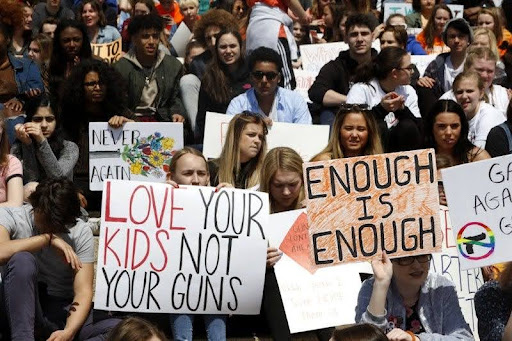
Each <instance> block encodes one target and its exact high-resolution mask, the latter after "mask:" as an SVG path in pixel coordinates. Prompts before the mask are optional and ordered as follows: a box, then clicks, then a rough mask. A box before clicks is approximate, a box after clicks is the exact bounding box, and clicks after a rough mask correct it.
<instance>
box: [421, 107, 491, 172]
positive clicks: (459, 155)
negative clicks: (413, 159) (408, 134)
mask: <svg viewBox="0 0 512 341" xmlns="http://www.w3.org/2000/svg"><path fill="white" fill-rule="evenodd" d="M424 131H425V142H424V147H425V148H434V149H435V151H436V155H442V156H444V157H446V158H448V159H449V161H450V164H451V165H460V164H463V163H469V162H473V161H480V160H485V159H488V158H489V157H490V156H489V154H488V153H487V152H486V151H485V150H484V149H482V148H479V147H477V146H475V145H474V144H473V143H471V141H469V139H468V135H469V123H468V119H467V118H466V114H465V113H464V110H463V109H462V107H461V106H460V105H459V104H457V103H456V102H454V101H452V100H439V101H437V102H436V103H435V104H434V106H433V107H432V109H431V110H430V112H429V113H428V115H427V116H426V117H425V130H424Z"/></svg>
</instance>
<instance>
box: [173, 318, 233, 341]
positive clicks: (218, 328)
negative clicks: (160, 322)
mask: <svg viewBox="0 0 512 341" xmlns="http://www.w3.org/2000/svg"><path fill="white" fill-rule="evenodd" d="M200 316H202V317H203V319H204V325H205V327H206V335H207V337H208V341H225V340H226V315H200ZM170 320H171V329H172V337H173V339H174V340H176V341H192V326H193V324H194V315H190V314H171V316H170Z"/></svg>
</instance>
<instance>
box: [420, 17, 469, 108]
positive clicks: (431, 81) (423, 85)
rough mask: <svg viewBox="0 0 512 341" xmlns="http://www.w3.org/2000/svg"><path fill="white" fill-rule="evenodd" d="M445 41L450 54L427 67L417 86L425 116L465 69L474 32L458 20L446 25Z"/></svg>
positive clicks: (435, 60)
mask: <svg viewBox="0 0 512 341" xmlns="http://www.w3.org/2000/svg"><path fill="white" fill-rule="evenodd" d="M443 41H444V42H445V43H446V45H447V46H448V47H449V48H450V52H446V53H441V54H440V55H438V56H437V57H436V59H434V60H433V61H432V62H431V63H430V64H429V65H428V66H427V68H426V70H425V73H424V74H423V77H421V78H420V79H419V80H418V83H417V86H416V91H417V92H418V96H419V99H420V102H419V105H420V110H421V112H422V113H423V114H425V113H427V112H429V111H430V108H431V107H432V105H433V104H434V103H435V102H436V100H438V99H439V97H441V96H442V95H443V94H444V93H445V92H447V91H449V90H450V89H451V88H452V84H453V80H454V79H455V77H456V76H457V75H458V74H459V73H461V72H462V70H463V69H464V60H465V59H466V51H467V48H468V46H469V44H471V43H472V42H473V31H472V30H471V27H469V24H468V22H467V21H466V20H464V19H462V18H456V19H453V20H450V21H449V22H448V23H447V24H446V26H445V28H444V31H443Z"/></svg>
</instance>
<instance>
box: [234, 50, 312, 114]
mask: <svg viewBox="0 0 512 341" xmlns="http://www.w3.org/2000/svg"><path fill="white" fill-rule="evenodd" d="M281 69H282V68H281V58H280V57H279V54H278V53H277V52H276V51H274V50H272V49H269V48H268V47H259V48H257V49H256V50H254V51H253V52H252V53H251V55H250V56H249V70H250V72H251V83H252V85H253V87H252V88H251V89H249V90H247V91H246V92H245V93H243V94H241V95H239V96H237V97H235V98H233V100H231V102H230V103H229V107H228V108H227V111H226V114H227V115H236V114H237V113H240V112H242V111H246V110H247V111H251V112H255V113H259V114H261V115H262V117H264V118H265V120H266V122H267V123H270V124H271V122H287V123H302V124H311V114H310V113H309V109H308V105H307V103H306V101H305V100H304V98H302V96H301V95H299V94H298V93H297V92H295V91H292V90H288V89H284V88H282V87H280V86H279V85H278V84H279V81H280V78H281V74H280V70H281Z"/></svg>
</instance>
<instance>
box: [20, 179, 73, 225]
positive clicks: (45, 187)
mask: <svg viewBox="0 0 512 341" xmlns="http://www.w3.org/2000/svg"><path fill="white" fill-rule="evenodd" d="M28 201H29V202H30V204H31V205H32V207H33V208H34V213H35V214H40V215H41V218H42V219H43V222H44V223H45V225H47V226H51V228H52V231H48V233H50V232H51V233H66V232H68V229H69V228H71V227H73V226H74V225H75V224H76V220H77V219H78V217H80V200H79V199H78V190H77V188H76V187H75V185H74V184H73V182H72V181H70V180H68V179H67V178H65V177H61V178H49V179H46V180H43V181H42V182H40V183H39V185H37V187H36V190H35V191H34V192H32V194H31V195H30V196H29V198H28Z"/></svg>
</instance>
